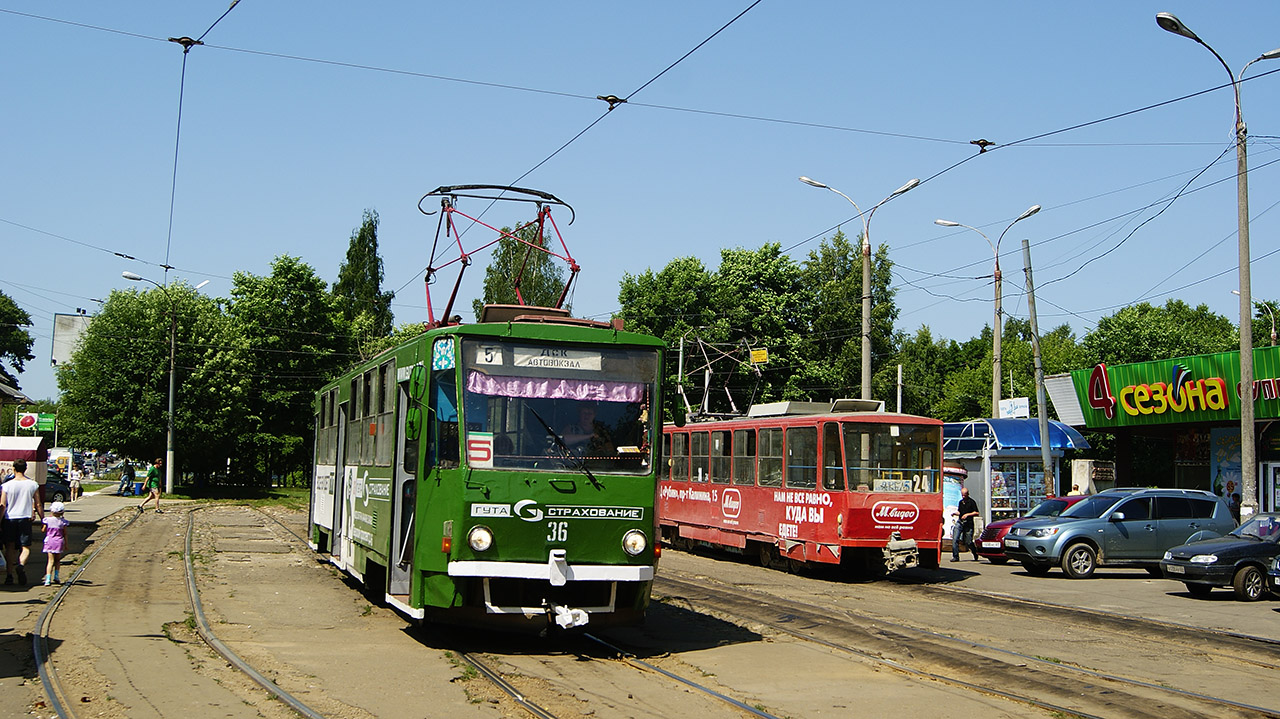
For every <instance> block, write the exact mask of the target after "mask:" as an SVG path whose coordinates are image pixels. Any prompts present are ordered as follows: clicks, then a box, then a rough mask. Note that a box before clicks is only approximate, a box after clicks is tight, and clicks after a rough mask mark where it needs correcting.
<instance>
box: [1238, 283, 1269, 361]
mask: <svg viewBox="0 0 1280 719" xmlns="http://www.w3.org/2000/svg"><path fill="white" fill-rule="evenodd" d="M1231 294H1233V295H1239V294H1240V290H1231ZM1258 304H1259V305H1261V306H1262V307H1263V308H1264V309H1266V311H1267V314H1269V315H1271V346H1272V347H1275V346H1276V313H1274V312H1272V311H1271V303H1270V302H1259V303H1258Z"/></svg>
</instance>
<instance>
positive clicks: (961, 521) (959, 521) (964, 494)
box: [951, 487, 978, 562]
mask: <svg viewBox="0 0 1280 719" xmlns="http://www.w3.org/2000/svg"><path fill="white" fill-rule="evenodd" d="M977 516H978V503H977V502H975V501H974V500H973V497H970V496H969V488H968V487H961V488H960V504H958V505H956V525H955V529H954V530H953V531H952V533H951V561H953V562H958V561H960V544H961V543H963V544H964V545H965V546H967V547H968V548H969V551H970V552H973V561H975V562H976V561H978V548H977V547H976V546H974V544H973V519H974V517H977Z"/></svg>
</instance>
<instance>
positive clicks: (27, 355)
mask: <svg viewBox="0 0 1280 719" xmlns="http://www.w3.org/2000/svg"><path fill="white" fill-rule="evenodd" d="M30 325H31V315H29V314H27V311H26V310H24V309H22V308H21V307H19V306H18V303H17V302H14V301H13V298H11V297H9V295H6V294H5V293H4V292H0V382H3V383H4V384H7V385H9V386H10V387H13V388H14V389H18V388H19V385H18V375H19V374H21V373H22V370H23V368H24V367H25V366H26V363H27V362H28V361H29V360H33V359H35V355H33V354H31V346H32V345H33V344H34V343H35V340H34V339H33V338H32V337H31V333H30V332H28V331H26V330H25V329H23V327H29V326H30Z"/></svg>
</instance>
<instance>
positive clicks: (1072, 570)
mask: <svg viewBox="0 0 1280 719" xmlns="http://www.w3.org/2000/svg"><path fill="white" fill-rule="evenodd" d="M1097 568H1098V555H1097V553H1096V552H1094V551H1093V547H1090V546H1089V545H1087V544H1073V545H1071V546H1070V547H1067V551H1066V552H1064V553H1063V555H1062V571H1064V572H1066V574H1067V576H1068V577H1071V578H1072V579H1088V578H1089V577H1092V576H1093V570H1095V569H1097Z"/></svg>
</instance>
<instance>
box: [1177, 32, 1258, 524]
mask: <svg viewBox="0 0 1280 719" xmlns="http://www.w3.org/2000/svg"><path fill="white" fill-rule="evenodd" d="M1156 24H1157V25H1159V26H1160V27H1161V28H1163V29H1165V30H1168V31H1169V32H1171V33H1173V34H1175V35H1181V36H1183V37H1185V38H1190V39H1192V40H1195V41H1196V42H1198V43H1200V44H1201V45H1203V46H1204V48H1205V49H1206V50H1208V51H1209V52H1211V53H1213V56H1214V57H1216V58H1218V62H1220V63H1222V67H1223V69H1225V70H1226V71H1227V77H1229V78H1231V89H1232V90H1233V91H1234V93H1235V101H1236V222H1237V225H1238V227H1239V229H1238V231H1237V232H1236V236H1237V239H1238V241H1239V254H1240V289H1239V291H1238V292H1237V294H1239V295H1240V392H1239V394H1240V397H1241V400H1240V485H1241V486H1240V495H1241V504H1240V517H1241V519H1247V518H1248V517H1251V516H1253V513H1254V512H1255V511H1257V506H1258V459H1257V449H1256V438H1255V437H1254V431H1255V423H1254V406H1253V404H1254V401H1255V399H1256V398H1255V397H1254V396H1253V300H1252V297H1251V289H1250V288H1251V284H1250V278H1249V163H1248V160H1247V154H1246V151H1245V144H1246V140H1247V139H1248V136H1249V132H1248V130H1247V128H1246V127H1245V124H1244V117H1243V116H1242V115H1241V113H1240V81H1241V80H1242V79H1244V71H1245V70H1247V69H1249V66H1250V65H1252V64H1253V63H1255V62H1257V61H1259V60H1274V59H1276V58H1277V57H1280V48H1276V49H1275V50H1271V51H1269V52H1265V53H1263V54H1262V55H1259V56H1258V57H1256V58H1254V59H1252V60H1250V61H1249V62H1247V63H1245V66H1244V67H1242V68H1240V73H1239V74H1238V75H1233V74H1231V66H1229V65H1227V61H1226V60H1223V59H1222V56H1221V55H1219V54H1218V51H1217V50H1214V49H1213V48H1211V47H1209V45H1208V43H1206V42H1205V41H1204V40H1201V39H1200V38H1199V37H1197V36H1196V34H1195V33H1194V32H1191V30H1190V28H1188V27H1187V26H1186V25H1183V24H1182V21H1181V20H1179V19H1178V18H1176V17H1174V16H1173V14H1172V13H1167V12H1162V13H1156ZM1246 327H1248V328H1249V329H1248V330H1246V329H1245V328H1246Z"/></svg>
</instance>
